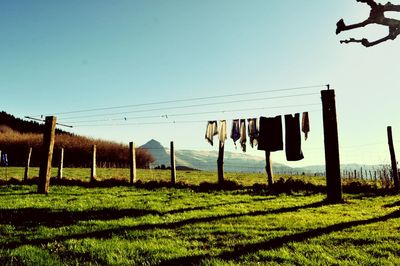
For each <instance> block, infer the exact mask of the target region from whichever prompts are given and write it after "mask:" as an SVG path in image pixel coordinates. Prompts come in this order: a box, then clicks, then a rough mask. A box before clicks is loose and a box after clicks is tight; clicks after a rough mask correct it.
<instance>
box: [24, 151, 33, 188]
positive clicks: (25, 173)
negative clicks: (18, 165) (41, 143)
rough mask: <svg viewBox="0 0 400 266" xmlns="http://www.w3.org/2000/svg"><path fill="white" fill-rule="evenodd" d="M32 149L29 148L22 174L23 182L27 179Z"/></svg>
mask: <svg viewBox="0 0 400 266" xmlns="http://www.w3.org/2000/svg"><path fill="white" fill-rule="evenodd" d="M31 155H32V147H30V148H29V151H28V158H27V159H26V165H25V172H24V182H26V181H27V180H28V178H29V165H30V164H31Z"/></svg>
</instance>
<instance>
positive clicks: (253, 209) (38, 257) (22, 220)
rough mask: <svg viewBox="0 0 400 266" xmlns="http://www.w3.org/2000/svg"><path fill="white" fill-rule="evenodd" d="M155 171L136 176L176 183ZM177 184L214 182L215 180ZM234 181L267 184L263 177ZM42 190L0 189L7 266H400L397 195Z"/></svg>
mask: <svg viewBox="0 0 400 266" xmlns="http://www.w3.org/2000/svg"><path fill="white" fill-rule="evenodd" d="M1 170H2V169H0V171H1ZM9 170H10V172H11V171H12V170H13V169H9ZM14 170H15V171H19V170H18V169H14ZM71 171H72V170H71ZM74 171H78V172H79V171H81V172H82V171H83V170H79V169H78V170H74ZM86 171H87V170H85V171H83V175H87V173H86ZM115 171H116V170H115V169H114V170H113V173H112V175H115ZM153 172H154V175H153V176H150V174H148V172H147V174H146V172H145V171H144V170H143V172H140V171H139V173H138V174H139V176H140V175H142V178H149V180H151V178H155V175H156V174H157V175H160V176H157V177H156V178H161V176H162V178H166V180H169V172H168V171H160V172H156V171H153ZM100 173H101V172H100ZM100 173H99V174H100ZM0 175H2V173H0ZM33 175H34V174H33ZM164 175H165V177H164ZM21 176H22V175H21ZM179 176H180V177H181V178H182V179H183V178H187V179H188V180H190V182H199V183H200V182H203V181H210V182H215V181H216V175H215V173H202V172H190V173H186V172H180V173H179V175H178V177H179ZM15 177H17V175H15ZM76 177H78V176H76ZM87 178H88V177H87ZM227 178H228V177H227ZM229 178H231V179H234V178H238V180H241V181H240V182H242V183H244V184H246V182H247V183H251V182H255V180H257V178H260V181H259V183H262V182H265V176H264V175H263V174H259V175H257V174H254V175H247V174H229ZM299 178H300V177H299ZM208 179H209V180H208ZM188 182H189V181H188ZM315 182H323V180H322V179H320V178H317V179H316V181H315ZM36 189H37V188H36V186H35V185H32V186H27V185H7V186H2V187H0V204H1V207H0V265H21V264H22V265H191V264H194V265H238V264H239V265H240V264H242V265H254V264H257V263H258V264H261V265H262V264H268V265H270V264H272V265H274V264H275V265H281V264H288V265H315V264H323V265H326V264H340V265H382V264H383V265H400V258H399V257H400V241H399V240H400V230H399V229H400V210H399V209H400V197H398V196H385V197H383V196H375V197H363V196H361V195H356V194H353V195H345V198H346V202H345V203H344V204H335V205H328V204H324V202H323V200H324V198H325V195H322V194H313V195H303V194H300V193H299V194H293V195H285V194H280V195H267V194H265V193H254V192H252V191H250V190H245V189H244V190H234V191H212V192H207V193H206V192H195V191H193V190H191V189H189V188H186V189H174V188H157V189H152V190H149V189H144V188H135V187H128V186H121V187H111V188H84V187H79V186H58V185H57V186H52V187H51V190H50V193H49V194H48V195H46V196H45V195H38V194H36Z"/></svg>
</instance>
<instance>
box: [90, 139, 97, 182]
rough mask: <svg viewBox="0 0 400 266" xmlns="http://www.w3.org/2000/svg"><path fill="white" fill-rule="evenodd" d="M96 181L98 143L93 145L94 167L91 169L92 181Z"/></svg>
mask: <svg viewBox="0 0 400 266" xmlns="http://www.w3.org/2000/svg"><path fill="white" fill-rule="evenodd" d="M94 181H96V145H95V144H94V145H93V146H92V167H91V171H90V182H94Z"/></svg>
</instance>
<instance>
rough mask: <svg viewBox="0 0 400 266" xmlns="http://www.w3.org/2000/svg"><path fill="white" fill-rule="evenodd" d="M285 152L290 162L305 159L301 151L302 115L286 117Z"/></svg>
mask: <svg viewBox="0 0 400 266" xmlns="http://www.w3.org/2000/svg"><path fill="white" fill-rule="evenodd" d="M285 150H286V159H287V160H288V161H300V160H301V159H303V158H304V156H303V152H302V151H301V135H300V114H299V113H296V114H295V115H294V116H292V115H285Z"/></svg>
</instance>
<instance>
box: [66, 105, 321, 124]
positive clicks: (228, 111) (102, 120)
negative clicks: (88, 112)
mask: <svg viewBox="0 0 400 266" xmlns="http://www.w3.org/2000/svg"><path fill="white" fill-rule="evenodd" d="M318 105H321V103H306V104H293V105H280V106H268V107H257V108H242V109H227V110H214V111H202V112H190V113H172V114H161V115H147V116H134V117H129V116H128V117H122V118H121V117H118V118H103V119H95V120H78V121H72V122H71V121H70V122H68V124H79V123H94V122H106V121H128V120H129V121H130V120H136V119H149V118H165V119H168V118H170V117H180V116H195V115H203V114H215V113H222V114H225V113H233V112H244V111H257V110H268V109H283V108H291V107H306V106H318Z"/></svg>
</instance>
